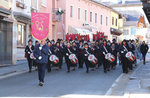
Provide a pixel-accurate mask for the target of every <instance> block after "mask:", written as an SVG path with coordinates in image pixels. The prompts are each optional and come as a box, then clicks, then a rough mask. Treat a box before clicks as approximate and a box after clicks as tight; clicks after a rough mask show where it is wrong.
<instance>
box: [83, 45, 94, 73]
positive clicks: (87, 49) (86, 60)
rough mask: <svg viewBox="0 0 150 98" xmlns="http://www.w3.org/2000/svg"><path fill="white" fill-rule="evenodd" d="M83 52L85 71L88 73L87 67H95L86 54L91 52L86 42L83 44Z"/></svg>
mask: <svg viewBox="0 0 150 98" xmlns="http://www.w3.org/2000/svg"><path fill="white" fill-rule="evenodd" d="M83 53H84V62H85V65H86V73H88V72H89V68H94V67H95V65H94V64H91V62H90V61H89V60H88V56H89V55H90V54H92V51H91V49H90V48H89V45H88V43H85V44H84V50H83Z"/></svg>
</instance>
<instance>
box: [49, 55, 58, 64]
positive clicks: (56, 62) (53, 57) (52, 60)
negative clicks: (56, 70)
mask: <svg viewBox="0 0 150 98" xmlns="http://www.w3.org/2000/svg"><path fill="white" fill-rule="evenodd" d="M49 60H50V61H51V62H53V63H54V64H58V63H59V58H58V57H57V56H56V55H51V56H50V57H49Z"/></svg>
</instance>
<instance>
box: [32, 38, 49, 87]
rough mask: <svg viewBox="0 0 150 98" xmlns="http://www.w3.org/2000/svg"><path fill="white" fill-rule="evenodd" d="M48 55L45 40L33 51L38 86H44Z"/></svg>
mask: <svg viewBox="0 0 150 98" xmlns="http://www.w3.org/2000/svg"><path fill="white" fill-rule="evenodd" d="M48 53H49V47H48V46H47V45H46V43H45V40H42V41H41V43H40V44H39V45H37V46H36V47H35V49H34V51H33V54H34V57H35V58H36V63H37V64H38V76H39V86H43V84H44V77H45V69H46V65H47V63H48Z"/></svg>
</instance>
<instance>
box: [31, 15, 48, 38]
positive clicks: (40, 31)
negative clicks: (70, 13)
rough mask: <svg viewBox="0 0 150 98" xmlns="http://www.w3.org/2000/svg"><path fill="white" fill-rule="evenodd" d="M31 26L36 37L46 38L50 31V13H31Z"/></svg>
mask: <svg viewBox="0 0 150 98" xmlns="http://www.w3.org/2000/svg"><path fill="white" fill-rule="evenodd" d="M31 28H32V35H33V37H34V38H35V39H37V40H43V39H46V38H47V37H48V33H49V14H48V13H31Z"/></svg>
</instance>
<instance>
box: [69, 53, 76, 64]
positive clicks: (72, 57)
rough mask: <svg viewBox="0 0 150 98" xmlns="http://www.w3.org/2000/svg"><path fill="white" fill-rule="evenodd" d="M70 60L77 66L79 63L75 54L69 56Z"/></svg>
mask: <svg viewBox="0 0 150 98" xmlns="http://www.w3.org/2000/svg"><path fill="white" fill-rule="evenodd" d="M69 59H70V60H71V62H72V63H73V64H77V62H78V59H77V57H76V55H75V54H70V55H69Z"/></svg>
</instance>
